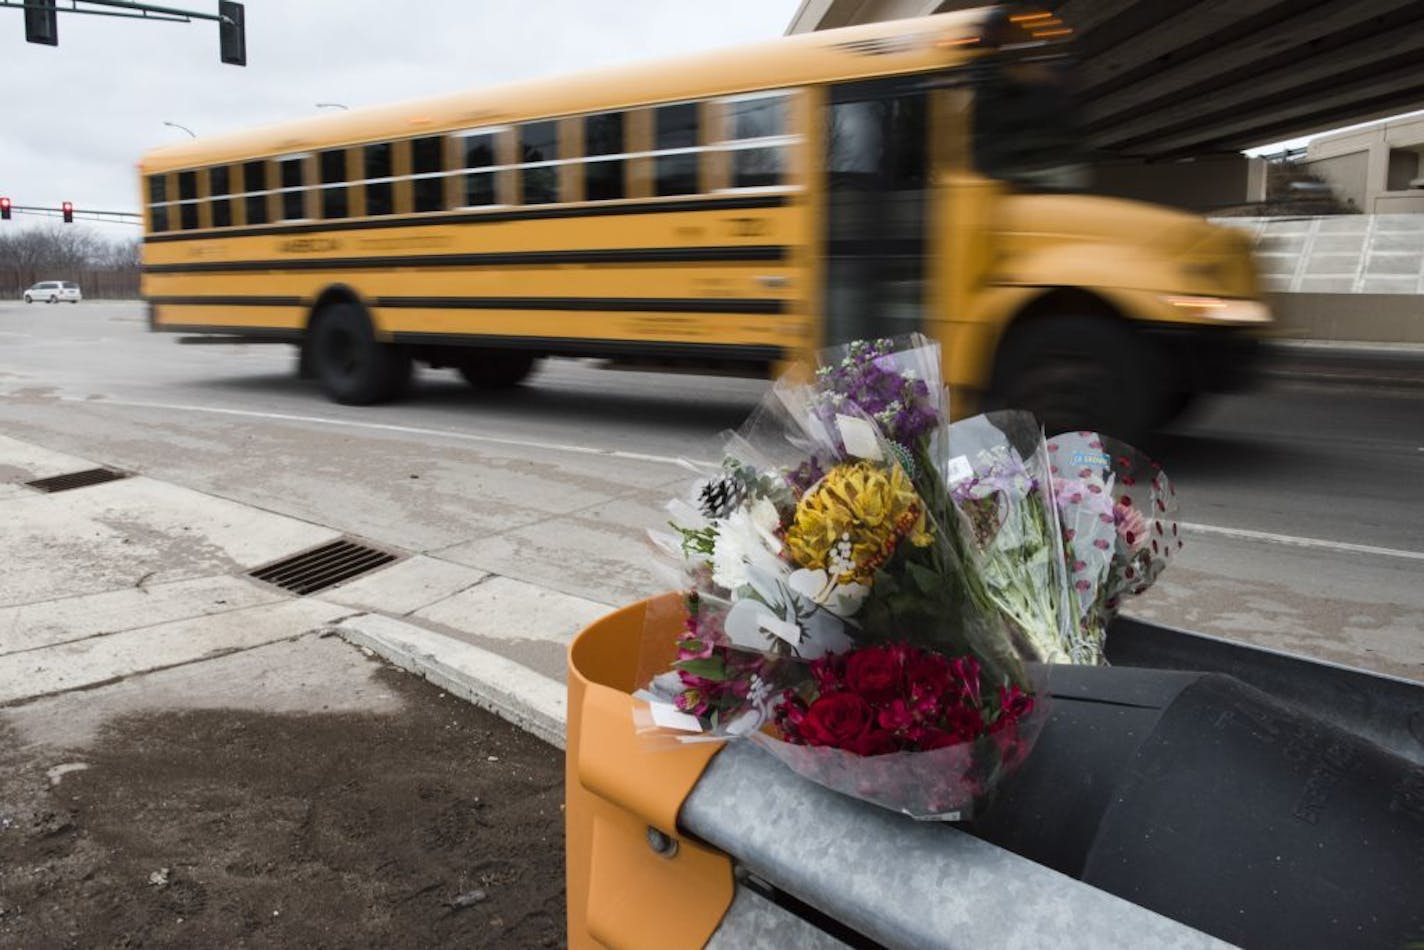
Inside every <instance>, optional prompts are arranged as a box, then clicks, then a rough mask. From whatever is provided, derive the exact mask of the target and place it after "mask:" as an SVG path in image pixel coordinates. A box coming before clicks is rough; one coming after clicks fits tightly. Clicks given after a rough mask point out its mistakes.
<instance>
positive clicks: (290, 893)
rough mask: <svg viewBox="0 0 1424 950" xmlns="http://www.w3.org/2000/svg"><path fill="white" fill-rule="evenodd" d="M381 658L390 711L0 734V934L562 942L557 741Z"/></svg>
mask: <svg viewBox="0 0 1424 950" xmlns="http://www.w3.org/2000/svg"><path fill="white" fill-rule="evenodd" d="M378 675H379V677H381V679H382V685H384V686H385V687H386V688H388V689H389V690H391V691H392V692H393V693H396V694H397V695H398V696H399V697H400V698H401V699H402V700H403V701H404V705H405V708H404V709H403V710H402V711H401V712H399V713H395V714H389V715H366V714H361V715H351V714H339V715H332V714H304V715H276V714H264V713H256V712H237V711H226V710H188V711H174V712H164V713H159V714H143V715H130V716H125V717H122V718H119V719H116V720H114V721H112V722H110V723H108V724H107V725H106V726H105V727H104V728H103V730H102V731H101V732H100V734H99V736H98V738H97V739H96V740H95V741H94V742H93V743H92V744H90V745H89V746H88V747H85V748H74V749H67V750H55V749H52V748H49V747H33V746H32V747H24V746H22V745H21V743H20V742H19V740H18V738H17V736H16V735H15V734H14V733H13V732H4V733H0V945H3V946H15V947H26V948H43V947H86V948H88V947H179V946H183V947H194V946H198V947H218V946H221V947H301V948H303V950H307V948H324V947H357V946H380V947H486V946H489V947H493V946H498V947H501V948H503V947H547V946H558V945H561V944H562V943H563V942H564V868H563V812H562V802H563V788H562V775H563V773H562V767H563V762H562V755H561V754H560V753H559V752H558V751H557V750H555V749H553V748H551V747H549V746H547V745H544V744H543V743H541V742H540V741H538V740H537V739H534V738H533V737H531V736H529V735H527V734H525V733H523V732H520V731H519V730H517V729H515V728H513V727H512V726H509V725H508V724H506V723H504V722H502V721H501V720H499V719H496V718H495V717H493V716H491V715H489V714H487V713H485V712H483V711H482V710H479V709H476V708H474V707H472V706H470V705H468V704H466V703H464V702H462V701H460V700H457V699H454V698H452V697H449V696H444V695H442V694H441V693H440V692H439V691H438V690H436V689H435V688H433V687H431V686H430V685H429V684H427V683H425V682H424V681H422V680H418V679H416V678H414V677H410V676H406V675H403V674H400V673H396V672H394V671H391V670H383V671H382V672H380V673H379V674H378ZM76 702H83V698H82V695H80V696H77V697H76ZM80 764H83V765H85V766H87V768H77V767H71V768H57V767H58V766H78V765H80Z"/></svg>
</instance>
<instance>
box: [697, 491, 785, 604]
mask: <svg viewBox="0 0 1424 950" xmlns="http://www.w3.org/2000/svg"><path fill="white" fill-rule="evenodd" d="M759 504H761V505H765V506H766V507H768V508H770V509H771V517H772V519H773V520H772V521H771V525H772V528H773V529H774V528H776V527H779V526H780V523H781V522H780V518H779V516H778V515H777V514H776V506H774V505H772V504H771V503H770V502H768V501H766V500H765V499H757V503H754V504H753V506H751V507H753V508H757V507H758V505H759ZM758 518H760V519H762V520H763V521H764V520H765V518H766V512H765V509H760V508H759V509H758V511H757V512H756V513H755V514H754V513H753V512H752V511H751V510H749V507H748V506H746V505H744V506H742V507H741V508H738V509H737V510H736V511H734V512H732V513H731V514H730V515H728V516H727V519H726V520H725V521H723V522H722V523H721V524H720V525H719V526H718V529H717V542H716V544H715V545H714V546H713V548H712V580H713V582H714V583H716V584H717V585H718V586H719V587H722V588H724V589H726V590H736V589H737V588H739V587H745V586H746V585H747V569H748V568H749V567H756V568H759V569H761V570H763V571H767V572H769V573H772V574H776V573H780V572H781V571H782V562H781V559H780V558H779V557H777V554H778V553H779V552H780V551H781V542H780V541H779V540H777V538H776V536H775V535H774V534H772V533H771V532H770V531H768V530H763V528H762V527H761V525H759V524H758V523H757V519H758Z"/></svg>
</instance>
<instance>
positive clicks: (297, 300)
mask: <svg viewBox="0 0 1424 950" xmlns="http://www.w3.org/2000/svg"><path fill="white" fill-rule="evenodd" d="M148 302H149V303H150V304H157V305H159V306H164V305H168V306H195V307H300V306H305V303H304V301H303V300H302V298H301V297H149V298H148ZM367 303H368V304H369V305H370V306H372V307H389V308H392V309H399V310H566V311H572V310H580V311H584V310H592V311H605V310H606V311H619V312H627V313H785V312H786V301H784V300H758V299H748V298H745V297H733V298H720V297H714V298H707V297H373V298H370V299H368V300H367Z"/></svg>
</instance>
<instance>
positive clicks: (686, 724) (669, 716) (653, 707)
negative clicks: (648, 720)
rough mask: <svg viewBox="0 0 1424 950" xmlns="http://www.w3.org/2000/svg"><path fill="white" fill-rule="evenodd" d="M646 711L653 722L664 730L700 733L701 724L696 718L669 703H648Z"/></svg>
mask: <svg viewBox="0 0 1424 950" xmlns="http://www.w3.org/2000/svg"><path fill="white" fill-rule="evenodd" d="M648 711H649V712H651V713H652V714H653V722H654V723H656V724H657V725H659V726H661V727H662V728H664V729H676V730H678V731H679V732H701V731H702V723H700V722H698V721H697V717H696V716H689V715H688V714H687V713H685V712H682V711H680V710H679V709H678V708H677V707H676V706H673V705H671V704H669V703H648Z"/></svg>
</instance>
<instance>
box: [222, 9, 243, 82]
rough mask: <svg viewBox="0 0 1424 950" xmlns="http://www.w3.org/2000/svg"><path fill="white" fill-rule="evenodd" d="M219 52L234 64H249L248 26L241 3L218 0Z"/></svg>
mask: <svg viewBox="0 0 1424 950" xmlns="http://www.w3.org/2000/svg"><path fill="white" fill-rule="evenodd" d="M218 17H219V18H220V19H219V20H218V52H219V54H220V55H221V56H222V61H223V62H224V63H228V64H230V65H233V66H246V65H247V28H246V21H245V19H244V17H243V8H242V4H240V3H233V2H232V0H218Z"/></svg>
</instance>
